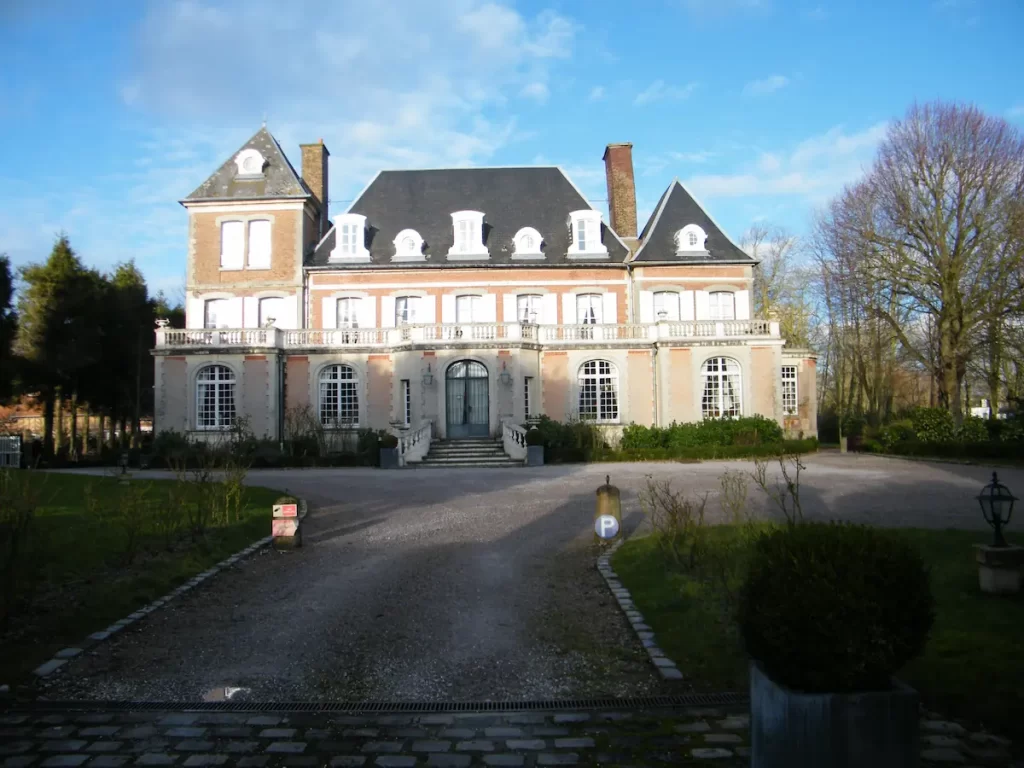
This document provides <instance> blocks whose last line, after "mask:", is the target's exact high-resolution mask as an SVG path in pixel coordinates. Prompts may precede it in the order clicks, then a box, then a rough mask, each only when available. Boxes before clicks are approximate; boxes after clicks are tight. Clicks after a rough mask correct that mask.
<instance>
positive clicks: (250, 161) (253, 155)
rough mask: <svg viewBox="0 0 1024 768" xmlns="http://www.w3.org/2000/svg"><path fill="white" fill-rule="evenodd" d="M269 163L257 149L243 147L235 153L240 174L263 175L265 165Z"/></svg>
mask: <svg viewBox="0 0 1024 768" xmlns="http://www.w3.org/2000/svg"><path fill="white" fill-rule="evenodd" d="M266 164H267V161H266V160H264V158H263V155H261V154H260V153H259V150H257V149H243V150H242V151H241V152H239V153H238V154H237V155H235V165H236V166H237V167H238V175H239V176H262V175H263V167H264V166H265V165H266Z"/></svg>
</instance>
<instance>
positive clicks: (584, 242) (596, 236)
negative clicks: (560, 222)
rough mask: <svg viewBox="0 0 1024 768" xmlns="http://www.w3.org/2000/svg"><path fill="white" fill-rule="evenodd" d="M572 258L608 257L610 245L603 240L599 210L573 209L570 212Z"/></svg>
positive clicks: (569, 255)
mask: <svg viewBox="0 0 1024 768" xmlns="http://www.w3.org/2000/svg"><path fill="white" fill-rule="evenodd" d="M568 227H569V251H568V253H567V254H566V255H567V256H568V257H569V258H570V259H607V258H608V247H607V246H606V245H605V244H604V243H603V242H601V214H600V212H599V211H593V210H585V211H573V212H572V213H570V214H569V221H568Z"/></svg>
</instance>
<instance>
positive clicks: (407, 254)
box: [392, 229, 425, 261]
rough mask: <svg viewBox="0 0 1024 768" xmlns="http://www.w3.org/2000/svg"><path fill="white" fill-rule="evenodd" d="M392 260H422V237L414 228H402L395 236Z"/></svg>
mask: <svg viewBox="0 0 1024 768" xmlns="http://www.w3.org/2000/svg"><path fill="white" fill-rule="evenodd" d="M394 243H395V255H394V256H393V257H392V259H393V260H394V261H423V260H424V259H425V256H424V255H423V238H422V237H420V233H419V232H417V231H416V230H415V229H403V230H402V231H401V232H399V233H398V234H397V235H396V236H395V240H394Z"/></svg>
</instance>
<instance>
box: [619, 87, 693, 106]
mask: <svg viewBox="0 0 1024 768" xmlns="http://www.w3.org/2000/svg"><path fill="white" fill-rule="evenodd" d="M695 90H697V84H696V83H687V84H686V85H684V86H676V85H666V84H665V81H664V80H655V81H654V82H653V83H651V84H650V85H649V86H647V87H646V88H645V89H644V90H642V91H641V92H640V93H638V94H637V95H636V98H635V99H633V104H635V105H636V106H638V107H641V106H644V105H645V104H653V103H654V102H656V101H668V100H678V99H686V98H689V97H690V96H691V95H692V94H693V92H694V91H695Z"/></svg>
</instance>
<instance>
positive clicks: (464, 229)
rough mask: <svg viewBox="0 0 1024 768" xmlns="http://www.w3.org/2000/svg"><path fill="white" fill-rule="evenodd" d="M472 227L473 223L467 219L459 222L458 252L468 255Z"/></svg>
mask: <svg viewBox="0 0 1024 768" xmlns="http://www.w3.org/2000/svg"><path fill="white" fill-rule="evenodd" d="M472 227H473V223H472V222H471V221H468V220H466V219H460V220H459V231H458V245H457V250H459V251H460V252H461V253H467V252H468V251H469V237H470V232H471V230H472Z"/></svg>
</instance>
